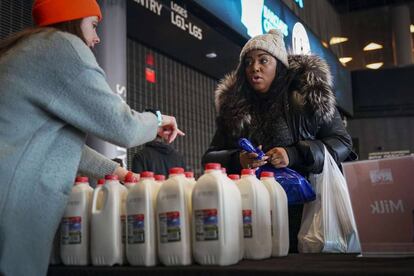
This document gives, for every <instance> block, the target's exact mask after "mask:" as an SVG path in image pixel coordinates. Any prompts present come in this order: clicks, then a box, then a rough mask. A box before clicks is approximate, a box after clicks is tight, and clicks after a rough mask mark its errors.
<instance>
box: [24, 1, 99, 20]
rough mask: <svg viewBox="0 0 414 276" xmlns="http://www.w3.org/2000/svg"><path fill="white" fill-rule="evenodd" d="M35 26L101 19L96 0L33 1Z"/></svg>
mask: <svg viewBox="0 0 414 276" xmlns="http://www.w3.org/2000/svg"><path fill="white" fill-rule="evenodd" d="M32 14H33V21H34V23H35V24H36V25H37V26H47V25H52V24H55V23H60V22H64V21H70V20H75V19H81V18H84V17H89V16H97V17H98V18H99V21H100V20H101V19H102V13H101V9H100V8H99V5H98V3H96V0H35V1H34V4H33V9H32Z"/></svg>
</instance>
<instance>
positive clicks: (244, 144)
mask: <svg viewBox="0 0 414 276" xmlns="http://www.w3.org/2000/svg"><path fill="white" fill-rule="evenodd" d="M239 146H240V147H241V148H242V149H243V150H245V151H247V152H254V153H256V154H257V155H258V156H257V158H256V159H257V160H260V159H262V158H263V156H264V155H265V154H264V152H263V151H262V150H261V149H259V148H255V147H254V146H253V144H252V143H251V142H250V141H249V140H248V139H247V138H240V139H239Z"/></svg>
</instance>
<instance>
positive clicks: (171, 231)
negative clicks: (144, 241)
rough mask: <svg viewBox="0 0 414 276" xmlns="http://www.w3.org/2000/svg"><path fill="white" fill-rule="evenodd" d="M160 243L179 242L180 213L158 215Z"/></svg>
mask: <svg viewBox="0 0 414 276" xmlns="http://www.w3.org/2000/svg"><path fill="white" fill-rule="evenodd" d="M159 225H160V241H161V243H167V242H179V241H181V228H180V212H178V211H174V212H166V213H160V214H159Z"/></svg>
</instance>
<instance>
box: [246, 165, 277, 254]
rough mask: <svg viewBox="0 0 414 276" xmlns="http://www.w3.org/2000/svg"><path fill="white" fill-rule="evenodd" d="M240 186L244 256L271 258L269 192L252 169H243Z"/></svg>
mask: <svg viewBox="0 0 414 276" xmlns="http://www.w3.org/2000/svg"><path fill="white" fill-rule="evenodd" d="M238 187H239V189H240V193H241V197H242V208H243V211H242V213H243V229H244V258H246V259H255V260H259V259H265V258H269V257H270V256H271V254H272V235H271V223H270V199H269V192H268V191H267V189H266V187H265V186H264V185H263V183H262V182H261V181H260V180H259V179H257V178H256V175H255V171H254V170H251V169H243V170H242V177H241V179H240V180H239V182H238Z"/></svg>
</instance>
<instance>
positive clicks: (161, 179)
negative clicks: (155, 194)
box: [154, 174, 165, 190]
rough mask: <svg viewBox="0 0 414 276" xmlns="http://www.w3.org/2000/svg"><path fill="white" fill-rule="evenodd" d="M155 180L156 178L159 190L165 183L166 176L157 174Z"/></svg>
mask: <svg viewBox="0 0 414 276" xmlns="http://www.w3.org/2000/svg"><path fill="white" fill-rule="evenodd" d="M154 178H155V182H156V183H157V187H158V190H159V188H161V185H162V184H163V183H164V181H165V175H163V174H156V175H154Z"/></svg>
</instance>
